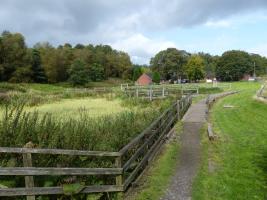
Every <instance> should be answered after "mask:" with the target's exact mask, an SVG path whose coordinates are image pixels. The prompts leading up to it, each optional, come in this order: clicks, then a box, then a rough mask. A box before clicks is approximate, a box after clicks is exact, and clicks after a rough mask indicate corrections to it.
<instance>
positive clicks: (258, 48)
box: [248, 42, 267, 58]
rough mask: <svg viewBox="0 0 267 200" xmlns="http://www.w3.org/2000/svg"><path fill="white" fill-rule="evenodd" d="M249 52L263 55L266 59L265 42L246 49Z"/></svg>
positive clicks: (266, 44)
mask: <svg viewBox="0 0 267 200" xmlns="http://www.w3.org/2000/svg"><path fill="white" fill-rule="evenodd" d="M248 51H249V52H251V53H255V54H260V55H263V56H265V57H266V58H267V42H266V43H264V44H261V45H258V46H256V47H253V48H250V49H248Z"/></svg>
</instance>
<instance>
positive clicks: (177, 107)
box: [176, 100, 180, 120]
mask: <svg viewBox="0 0 267 200" xmlns="http://www.w3.org/2000/svg"><path fill="white" fill-rule="evenodd" d="M176 109H177V119H178V120H180V101H179V100H177V103H176Z"/></svg>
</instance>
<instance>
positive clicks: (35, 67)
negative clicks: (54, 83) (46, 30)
mask: <svg viewBox="0 0 267 200" xmlns="http://www.w3.org/2000/svg"><path fill="white" fill-rule="evenodd" d="M32 72H33V75H32V76H33V81H34V82H36V83H44V82H46V81H47V78H46V76H45V72H44V68H43V67H42V61H41V56H40V52H39V51H38V50H37V49H33V50H32Z"/></svg>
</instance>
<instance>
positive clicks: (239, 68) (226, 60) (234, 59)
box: [216, 50, 253, 81]
mask: <svg viewBox="0 0 267 200" xmlns="http://www.w3.org/2000/svg"><path fill="white" fill-rule="evenodd" d="M245 74H250V75H253V61H252V59H251V57H250V55H249V54H248V53H247V52H244V51H236V50H233V51H227V52H225V53H223V55H222V56H221V57H220V59H219V61H218V64H217V68H216V77H217V78H218V79H219V80H222V81H238V80H240V79H242V78H243V77H244V75H245Z"/></svg>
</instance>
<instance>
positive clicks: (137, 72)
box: [133, 67, 143, 81]
mask: <svg viewBox="0 0 267 200" xmlns="http://www.w3.org/2000/svg"><path fill="white" fill-rule="evenodd" d="M142 74H143V72H142V68H141V67H135V68H134V71H133V81H136V80H137V79H138V78H139V77H140V76H141V75H142Z"/></svg>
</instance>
